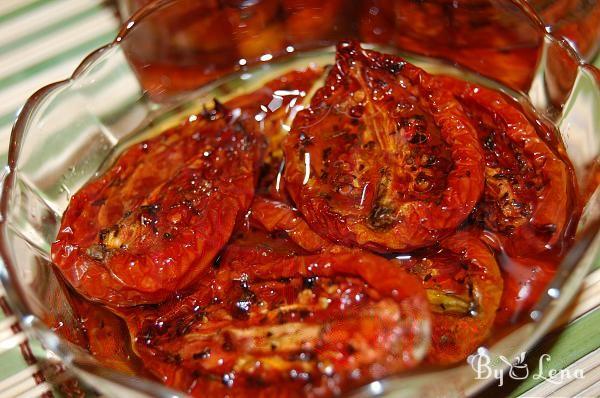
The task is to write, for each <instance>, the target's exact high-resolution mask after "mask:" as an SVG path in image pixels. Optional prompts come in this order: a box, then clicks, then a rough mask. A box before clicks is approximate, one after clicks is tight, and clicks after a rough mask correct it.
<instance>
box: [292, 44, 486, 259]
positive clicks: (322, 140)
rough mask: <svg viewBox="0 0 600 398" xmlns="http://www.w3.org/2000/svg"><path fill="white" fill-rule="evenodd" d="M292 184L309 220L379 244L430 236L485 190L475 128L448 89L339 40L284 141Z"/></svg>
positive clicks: (393, 246) (442, 232) (359, 241)
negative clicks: (321, 82) (306, 105)
mask: <svg viewBox="0 0 600 398" xmlns="http://www.w3.org/2000/svg"><path fill="white" fill-rule="evenodd" d="M284 146H285V154H286V166H285V171H284V177H285V182H286V189H287V191H288V193H289V194H290V196H291V198H292V199H293V202H294V203H295V205H296V206H297V207H298V209H299V210H300V212H301V213H302V214H303V216H304V217H305V218H306V220H307V221H308V223H309V224H310V226H311V227H312V228H313V229H314V230H315V231H316V232H318V233H319V234H320V235H322V236H324V237H327V238H328V239H330V240H332V241H334V242H337V243H339V244H343V245H346V246H360V247H363V248H367V249H370V250H374V251H378V252H390V251H409V250H412V249H415V248H419V247H424V246H427V245H431V244H433V243H435V242H436V241H438V240H440V239H442V238H443V237H445V236H447V235H449V234H450V233H452V231H453V230H454V229H455V228H456V227H457V226H458V225H459V224H460V223H462V222H463V221H464V220H465V219H466V218H467V216H468V215H469V213H470V212H471V211H472V210H473V208H474V206H475V204H476V202H477V201H478V200H479V197H480V195H481V193H482V190H483V154H482V150H481V146H480V145H479V143H478V141H477V133H476V131H475V130H474V128H473V126H472V125H471V123H470V121H469V120H468V118H467V116H466V115H465V114H464V112H463V110H462V108H461V106H460V105H459V104H458V102H457V101H456V99H455V98H454V96H453V95H452V93H451V92H449V91H448V90H446V89H445V87H444V86H443V85H440V84H439V83H438V82H437V81H436V80H435V79H433V78H432V76H431V75H429V74H427V73H426V72H424V71H423V70H421V69H418V68H416V67H414V66H412V65H410V64H407V63H406V62H405V61H404V60H402V59H400V58H397V57H394V56H388V55H385V56H384V55H382V54H379V53H375V52H371V51H366V50H363V49H362V48H360V46H359V45H358V44H357V43H354V42H345V43H341V44H340V45H338V53H337V58H336V64H335V65H334V66H333V68H332V70H331V71H330V73H329V75H328V77H327V80H326V82H325V84H324V86H323V87H322V88H320V89H319V90H317V92H316V93H315V95H314V97H313V98H312V100H311V103H310V107H309V108H308V109H305V110H303V111H301V112H299V113H298V115H297V116H296V118H295V120H294V123H293V125H292V130H291V133H290V135H289V137H288V138H287V140H286V142H285V144H284Z"/></svg>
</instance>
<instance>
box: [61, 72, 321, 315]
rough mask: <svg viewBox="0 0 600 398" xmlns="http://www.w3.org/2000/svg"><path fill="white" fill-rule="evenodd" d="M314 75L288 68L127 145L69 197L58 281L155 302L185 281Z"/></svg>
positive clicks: (124, 299) (218, 241)
mask: <svg viewBox="0 0 600 398" xmlns="http://www.w3.org/2000/svg"><path fill="white" fill-rule="evenodd" d="M317 75H318V72H317V71H315V70H307V71H305V72H291V73H289V74H286V75H284V76H282V77H279V78H278V79H275V80H273V81H271V82H269V83H267V84H266V85H265V86H264V87H262V88H260V89H259V90H257V91H256V92H253V93H251V94H248V95H244V96H241V97H237V98H235V99H233V100H231V101H229V102H228V103H226V104H225V105H222V104H220V103H219V102H216V101H215V108H214V109H213V110H211V111H206V112H205V113H204V114H203V115H202V117H201V118H199V120H197V121H195V122H187V123H184V124H183V125H181V126H179V127H176V128H174V129H171V130H168V131H166V132H164V133H162V134H161V135H159V136H157V137H155V138H152V139H150V140H147V141H144V142H142V143H140V144H137V145H134V146H132V147H131V148H130V149H128V150H127V151H126V152H125V153H124V154H123V155H122V156H120V158H119V159H118V161H117V162H116V164H115V165H114V166H113V167H112V168H111V169H109V170H108V171H107V172H106V173H105V174H103V175H102V176H100V178H98V179H96V180H94V181H92V182H90V183H89V184H87V185H86V186H84V187H83V188H82V189H81V190H80V191H79V192H77V193H76V194H75V195H74V196H73V197H72V198H71V202H70V204H69V207H68V208H67V210H66V212H65V214H64V216H63V220H62V225H61V228H60V231H59V234H58V237H57V241H56V242H55V243H54V244H53V246H52V258H53V260H54V262H55V264H56V265H57V266H58V268H59V270H60V271H61V273H62V274H63V276H64V277H65V278H66V280H67V281H68V282H69V283H70V284H71V285H72V286H73V287H74V288H75V289H76V290H77V291H78V292H79V293H81V294H82V295H84V296H86V297H87V298H89V299H91V300H95V301H101V302H103V303H105V304H110V305H114V306H129V305H136V304H142V303H157V302H161V301H163V300H165V299H166V298H168V297H169V296H170V295H172V294H174V293H175V292H176V291H177V290H180V289H184V288H185V287H186V286H188V285H190V284H191V283H193V282H194V281H195V280H196V279H197V278H198V277H200V276H201V275H202V274H203V273H204V271H205V270H206V267H207V266H208V265H209V264H210V263H211V261H212V259H213V258H214V256H215V255H216V254H217V253H218V251H219V250H220V249H221V248H222V247H223V245H224V244H225V243H226V242H227V240H228V239H229V237H230V235H231V233H232V230H233V227H234V224H235V223H236V220H237V219H238V218H239V217H240V215H242V214H243V213H245V212H246V210H247V209H248V207H249V205H250V202H251V200H252V196H253V194H254V188H255V182H256V177H257V176H258V165H259V162H260V158H261V157H262V156H263V155H262V150H263V145H262V142H263V139H264V138H265V137H266V139H267V141H270V140H271V139H274V137H277V135H278V134H280V133H279V132H278V130H279V124H278V123H281V122H282V120H284V119H286V115H287V113H288V111H289V109H290V106H293V105H291V102H292V101H295V100H297V99H298V98H299V97H300V96H301V95H303V94H304V92H305V90H307V89H308V88H309V87H310V85H311V84H312V80H313V79H314V78H315V77H316V76H317ZM292 89H293V90H292ZM294 90H295V91H294ZM273 101H275V102H276V105H277V106H275V105H274V104H273Z"/></svg>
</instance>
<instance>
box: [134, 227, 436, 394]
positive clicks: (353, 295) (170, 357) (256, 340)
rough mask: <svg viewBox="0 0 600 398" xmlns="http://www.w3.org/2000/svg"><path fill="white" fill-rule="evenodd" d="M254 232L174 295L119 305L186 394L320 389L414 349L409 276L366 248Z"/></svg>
mask: <svg viewBox="0 0 600 398" xmlns="http://www.w3.org/2000/svg"><path fill="white" fill-rule="evenodd" d="M253 234H254V232H250V234H249V236H244V237H241V238H239V239H237V240H236V241H234V242H233V243H232V244H230V245H229V246H228V247H227V249H225V251H224V253H223V254H222V256H221V258H220V260H219V262H218V264H217V267H218V268H217V269H215V270H214V271H213V272H214V278H213V279H212V280H211V281H209V280H208V279H207V278H203V279H202V281H201V283H200V284H198V285H196V291H195V292H194V293H192V294H191V295H190V296H188V297H186V298H185V299H183V300H173V301H170V302H167V303H164V304H162V305H161V306H159V307H158V308H156V307H150V308H146V309H141V308H134V309H124V310H122V315H123V316H124V317H125V318H126V320H127V322H128V324H129V328H130V331H131V333H132V335H133V336H134V341H135V345H134V349H135V351H136V352H137V353H138V355H139V356H140V357H141V358H142V360H143V361H144V362H145V363H146V364H147V365H148V368H149V369H151V370H152V371H153V372H154V373H155V375H156V376H158V377H159V378H161V380H164V381H165V382H166V383H167V384H169V385H172V386H174V387H177V388H179V389H182V390H183V391H186V392H188V393H191V394H192V395H195V396H204V394H206V391H211V392H212V393H214V394H227V395H231V396H248V395H250V394H256V395H259V396H306V395H308V396H330V395H334V394H339V393H340V392H343V391H347V390H348V389H349V388H351V387H354V386H357V385H360V384H363V383H365V382H367V381H370V380H373V379H377V378H380V377H383V376H386V375H389V374H392V373H395V372H398V371H401V370H403V369H407V368H410V367H413V366H415V365H416V364H417V363H418V362H419V360H420V359H421V358H422V357H423V356H424V354H425V352H426V350H427V345H428V339H429V311H428V309H427V302H426V298H425V294H424V291H423V289H422V288H421V287H420V285H419V283H418V281H417V280H416V279H415V278H414V277H413V276H411V275H409V274H408V273H406V272H405V271H403V270H402V269H401V268H400V267H397V266H395V265H394V264H393V263H391V262H390V261H388V260H386V259H384V258H382V257H379V256H375V255H372V254H368V253H365V252H360V251H355V250H352V251H350V250H348V249H345V250H343V251H340V252H338V253H335V254H334V253H331V254H317V255H309V254H302V253H303V250H302V249H301V248H298V247H297V246H296V248H295V249H294V248H293V246H294V245H293V243H291V242H290V241H289V239H288V238H283V237H282V238H273V237H271V238H269V237H267V235H265V234H261V233H260V232H259V233H258V236H257V237H256V236H254V237H253V236H252V235H253ZM256 242H260V243H258V244H256Z"/></svg>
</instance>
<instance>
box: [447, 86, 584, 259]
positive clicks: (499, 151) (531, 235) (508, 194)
mask: <svg viewBox="0 0 600 398" xmlns="http://www.w3.org/2000/svg"><path fill="white" fill-rule="evenodd" d="M439 80H440V84H441V85H443V86H445V87H447V88H448V89H449V90H452V91H453V92H454V94H455V96H456V98H457V99H458V100H459V102H460V103H461V105H462V106H463V108H465V110H466V112H467V115H468V116H469V118H470V119H471V121H472V123H473V125H474V126H475V128H476V129H477V133H478V135H479V140H480V142H481V144H482V146H483V148H484V154H485V189H484V194H483V198H482V201H481V203H480V204H479V206H478V209H477V212H476V214H475V218H476V219H477V220H479V221H480V222H482V223H483V224H484V226H485V227H486V228H487V229H489V230H491V231H493V232H496V233H498V234H499V238H500V240H501V243H502V246H503V249H504V250H506V251H507V252H509V253H510V254H511V255H516V256H523V255H525V256H527V255H530V254H531V252H532V251H533V252H534V253H535V252H537V253H540V252H543V251H547V250H552V249H558V251H559V252H560V251H561V250H562V248H560V247H558V248H557V247H556V246H559V245H562V244H564V242H565V239H563V238H565V233H566V232H567V231H568V227H569V221H570V219H571V217H573V216H574V215H575V214H574V213H575V211H574V208H575V206H576V203H574V199H573V191H574V187H573V179H572V176H571V170H570V167H569V166H568V164H567V162H565V161H563V159H562V157H563V156H564V155H562V154H560V153H559V152H557V151H555V150H553V149H551V148H550V146H549V145H548V143H547V142H546V141H545V140H544V139H543V136H544V135H546V134H547V132H546V131H544V127H543V126H542V125H539V126H538V127H537V128H536V126H535V125H534V124H533V123H531V122H530V121H529V120H528V119H527V117H526V116H525V115H524V114H523V112H521V111H520V110H519V108H518V107H517V106H516V105H515V104H513V103H511V102H509V101H510V100H508V99H507V98H506V97H505V96H503V95H502V94H500V93H499V92H496V91H493V90H490V89H487V88H484V87H480V86H477V85H474V84H470V83H467V82H464V81H461V80H457V79H454V78H450V77H440V78H439ZM550 133H551V132H550ZM566 241H567V242H568V240H566Z"/></svg>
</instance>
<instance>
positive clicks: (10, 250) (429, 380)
mask: <svg viewBox="0 0 600 398" xmlns="http://www.w3.org/2000/svg"><path fill="white" fill-rule="evenodd" d="M169 2H170V0H162V1H159V2H157V3H154V4H152V5H150V6H147V7H145V8H143V9H141V10H139V11H138V12H137V13H136V14H134V16H133V17H132V18H131V19H130V21H129V22H128V23H126V24H125V25H124V27H123V29H122V30H121V32H120V33H119V35H118V36H117V38H116V39H115V40H114V41H113V42H112V43H110V44H108V45H106V46H104V47H102V48H100V49H98V50H96V51H94V52H93V53H91V54H90V55H89V56H87V57H86V58H85V59H84V60H83V61H82V63H81V64H80V65H79V67H78V68H77V69H76V70H75V72H74V73H73V75H72V76H71V77H70V78H69V79H67V80H64V81H61V82H57V83H54V84H51V85H48V86H46V87H44V88H42V89H40V90H39V91H37V92H36V93H35V94H34V95H33V96H31V97H30V98H29V99H28V101H27V103H26V104H25V106H24V107H23V109H22V111H21V112H20V114H19V116H18V118H17V120H16V123H15V125H14V127H13V131H12V135H11V141H10V148H9V157H8V165H7V166H6V168H5V169H4V174H3V187H2V198H1V200H0V217H1V219H0V256H1V259H2V263H3V264H2V266H0V279H1V280H2V283H3V284H4V287H5V289H6V291H7V294H8V297H9V300H10V302H11V305H12V306H13V308H14V310H15V313H16V314H17V315H18V316H19V318H20V320H21V322H22V325H23V326H24V327H25V331H26V332H27V333H28V334H30V335H31V336H32V337H35V338H38V339H40V341H41V342H42V343H43V345H44V346H45V347H46V349H47V350H48V351H49V353H51V354H50V355H48V359H52V358H54V357H56V358H59V359H60V360H61V361H63V362H64V363H65V364H66V365H67V366H68V367H69V368H70V369H71V370H72V371H74V372H75V373H76V374H77V375H78V376H80V377H81V378H82V379H83V380H84V381H86V382H88V383H89V384H90V385H92V386H94V388H96V389H99V390H101V391H102V392H104V393H106V394H114V395H115V396H122V395H123V394H127V395H128V396H135V395H138V396H155V397H176V396H184V394H182V393H178V392H176V391H173V390H170V389H169V388H166V387H165V386H163V385H161V384H158V383H156V382H154V381H150V380H146V379H142V378H139V377H133V376H129V375H125V374H123V373H120V372H117V371H114V370H111V369H108V368H106V367H104V366H101V365H99V364H98V363H97V362H96V361H95V360H94V359H93V358H92V357H91V356H90V355H89V354H87V353H86V352H84V351H83V350H81V349H79V348H78V347H76V346H74V345H73V344H71V343H69V342H67V341H66V340H64V339H62V338H60V337H59V336H58V335H57V334H55V333H54V332H53V331H52V330H50V329H49V328H48V327H47V326H46V324H45V323H44V322H43V321H42V320H41V319H40V317H38V316H36V315H33V314H36V313H38V312H39V307H40V305H39V302H38V301H37V300H36V299H35V297H34V294H33V293H32V292H33V291H32V289H31V287H30V286H29V285H27V284H25V283H24V282H23V280H22V277H21V276H20V272H22V270H19V267H18V263H19V261H18V260H17V254H23V252H20V253H17V250H15V249H16V247H15V246H14V245H11V243H13V242H12V240H11V237H12V235H10V233H11V232H10V231H9V222H8V221H9V220H10V218H11V216H12V213H11V211H12V210H14V205H15V203H14V201H15V199H14V198H15V195H17V194H18V192H17V191H18V188H17V184H18V182H19V181H18V177H19V169H18V167H17V166H18V164H19V156H20V155H21V149H22V145H23V140H24V138H25V137H26V135H27V133H28V132H30V131H31V129H32V128H33V126H32V120H34V119H35V117H36V115H37V114H38V113H40V112H41V111H42V110H43V109H44V108H45V107H47V106H48V105H49V104H51V103H52V101H53V99H52V98H51V97H52V96H54V95H57V93H59V92H61V91H63V90H69V89H70V88H72V87H74V86H76V85H77V84H78V83H81V81H82V80H84V78H85V77H86V75H87V74H88V73H90V71H92V70H93V69H94V67H95V66H97V65H98V64H99V63H101V62H104V61H106V59H105V58H106V56H110V55H111V51H114V50H115V49H118V47H119V46H120V45H121V44H120V43H121V42H122V41H123V40H125V39H126V38H127V34H128V32H129V31H130V30H131V29H132V28H133V27H134V26H135V25H136V23H139V21H140V20H142V19H143V18H145V17H146V16H148V15H149V14H151V13H153V12H155V11H156V10H158V9H160V8H161V7H162V6H164V5H165V4H168V3H169ZM515 3H516V4H518V5H519V6H520V7H521V8H522V9H523V10H524V11H525V12H526V13H527V15H528V17H529V18H530V19H531V20H532V21H533V22H534V23H535V24H537V25H538V26H540V27H542V24H541V22H540V21H539V19H538V18H537V17H536V16H535V14H534V13H533V11H531V9H530V7H529V6H528V5H526V4H524V3H523V2H521V1H515ZM544 40H545V43H546V44H547V45H546V46H545V48H546V49H547V48H550V47H551V48H555V49H559V51H562V53H563V55H566V56H567V58H569V59H570V61H572V62H573V64H574V65H575V66H576V68H577V78H576V79H575V81H574V87H573V89H572V90H571V92H570V94H569V97H568V98H567V101H566V102H565V104H563V105H564V111H563V113H561V114H560V115H558V116H557V118H556V120H555V121H556V122H557V123H558V125H559V128H560V130H561V132H563V127H564V128H565V129H569V128H571V125H572V124H577V123H578V121H576V120H569V117H568V114H569V112H571V111H572V108H574V107H575V106H579V107H583V109H584V110H586V109H587V110H588V111H589V112H588V116H589V117H588V118H587V119H586V120H585V121H583V122H581V121H579V124H586V123H587V124H588V128H592V129H594V130H595V132H594V134H596V135H600V122H599V121H598V120H593V119H591V118H592V117H593V114H594V112H593V110H596V112H600V90H599V82H600V74H599V73H598V70H597V69H595V68H594V67H592V66H589V65H587V64H586V63H585V62H584V61H583V60H582V59H581V58H580V57H579V56H578V55H577V53H576V52H575V50H574V49H573V48H572V47H571V45H570V44H569V43H568V42H567V41H565V40H559V39H556V38H554V37H553V36H552V35H551V34H550V33H546V34H545V36H544ZM540 64H541V65H540V66H539V71H538V73H537V74H536V78H535V79H534V82H533V84H532V89H531V90H530V96H531V99H532V102H533V103H534V104H535V105H540V106H543V104H544V101H545V99H544V95H543V94H540V93H541V92H540V91H539V88H540V87H537V86H536V84H537V85H538V86H539V85H541V87H545V84H546V82H545V80H544V67H545V66H546V65H542V64H543V61H541V62H540ZM582 81H585V82H586V83H587V85H588V87H587V90H588V91H589V90H591V91H590V93H588V98H587V99H588V103H587V104H583V105H581V104H576V102H577V99H578V98H577V95H576V87H575V86H576V85H577V84H578V82H579V83H581V82H582ZM536 87H537V89H538V91H536ZM590 87H591V89H590ZM542 91H543V90H542ZM96 122H99V121H96ZM598 140H600V137H596V146H595V147H594V146H593V145H592V146H591V147H592V148H591V151H592V162H594V161H595V162H597V159H598V156H599V153H598V151H599V148H598ZM109 144H112V145H114V144H115V143H114V142H109ZM594 151H596V152H594ZM576 155H577V154H576ZM87 177H89V176H87ZM86 179H87V178H86ZM598 207H600V192H599V190H598V189H595V190H594V191H593V192H592V193H591V195H590V197H589V200H588V205H587V206H586V210H585V214H586V215H587V216H586V217H587V219H586V227H585V228H582V229H581V230H580V232H579V234H578V238H577V243H576V244H575V246H574V247H573V249H571V250H570V252H569V254H568V255H567V257H566V258H565V260H564V261H563V263H562V264H561V268H560V270H559V272H558V274H557V277H556V278H555V280H553V281H552V282H551V285H550V286H549V289H550V288H557V289H559V290H560V292H561V294H560V296H559V297H558V298H555V297H551V296H550V295H544V296H543V297H542V298H541V299H540V302H539V303H538V306H537V307H536V309H535V311H533V312H532V320H531V322H528V323H526V324H524V325H523V326H521V327H520V328H519V329H517V330H515V331H514V332H512V333H511V334H510V335H508V336H507V337H505V338H503V339H502V340H500V341H498V342H496V343H494V345H493V346H491V347H489V350H487V351H485V353H486V354H488V355H490V356H491V357H492V363H493V362H494V361H493V358H495V357H496V358H497V356H498V355H500V354H502V355H504V356H505V357H507V358H514V357H515V356H516V355H517V354H519V353H520V352H523V351H528V350H529V349H531V348H532V346H534V345H535V344H536V343H537V342H538V341H539V340H540V338H541V337H543V336H544V335H545V334H546V333H547V331H548V330H549V329H550V327H551V326H552V324H553V323H554V321H555V320H556V319H557V318H558V317H559V315H560V314H561V313H562V312H563V311H564V309H565V308H566V306H567V305H568V304H569V302H570V301H571V299H572V298H573V297H574V295H575V293H576V292H577V290H578V288H579V287H580V286H581V283H582V280H583V278H584V277H585V275H586V274H587V272H588V271H589V269H590V267H591V266H592V265H593V263H594V261H596V260H597V259H598V254H599V253H600V235H599V234H598V229H599V226H600V221H599V217H598V213H600V210H599V209H598ZM59 216H60V215H59ZM29 250H32V248H31V247H29ZM496 362H497V366H496V369H498V370H506V367H507V366H506V365H503V364H502V362H501V361H496ZM433 381H435V382H436V383H433ZM493 381H494V380H493V379H488V380H474V374H473V372H472V370H471V369H470V367H469V366H468V365H466V364H464V365H461V366H457V367H455V368H451V369H444V370H440V371H416V372H413V373H410V374H403V375H400V376H395V377H391V378H388V379H384V380H380V381H376V382H373V383H371V384H369V385H367V386H365V387H363V388H361V389H359V390H357V391H356V392H355V393H353V394H351V395H352V396H375V395H377V396H379V395H382V394H387V393H389V394H390V395H394V394H395V393H399V392H402V394H405V395H411V394H413V395H415V396H424V395H432V396H437V395H439V394H440V393H444V394H446V395H449V394H455V395H460V394H465V395H472V394H475V393H476V392H478V391H480V390H481V389H482V388H484V387H485V386H486V385H489V384H490V383H491V382H493ZM434 385H436V386H443V389H442V390H440V391H435V388H436V387H434ZM134 392H135V393H134Z"/></svg>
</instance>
